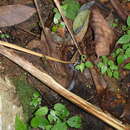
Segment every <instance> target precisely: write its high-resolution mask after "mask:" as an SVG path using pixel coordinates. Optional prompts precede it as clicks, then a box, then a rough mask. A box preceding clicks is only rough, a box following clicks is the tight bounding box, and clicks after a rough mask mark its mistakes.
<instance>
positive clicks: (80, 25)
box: [73, 1, 94, 42]
mask: <svg viewBox="0 0 130 130" xmlns="http://www.w3.org/2000/svg"><path fill="white" fill-rule="evenodd" d="M93 4H94V2H93V1H91V2H89V3H87V4H84V5H82V6H81V8H80V10H79V13H78V15H77V16H76V18H75V20H74V22H73V31H74V33H75V34H76V35H75V37H76V40H77V42H81V41H82V39H83V37H84V35H85V33H86V32H87V29H88V24H89V17H90V12H91V11H90V7H91V6H92V5H93Z"/></svg>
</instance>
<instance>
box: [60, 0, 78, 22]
mask: <svg viewBox="0 0 130 130" xmlns="http://www.w3.org/2000/svg"><path fill="white" fill-rule="evenodd" d="M79 8H80V4H79V2H77V1H75V0H69V1H68V0H65V1H64V2H63V5H62V6H61V9H62V10H63V13H64V15H65V16H66V17H67V18H69V19H71V20H74V19H75V17H76V15H77V13H78V11H79Z"/></svg>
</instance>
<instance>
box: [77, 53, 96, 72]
mask: <svg viewBox="0 0 130 130" xmlns="http://www.w3.org/2000/svg"><path fill="white" fill-rule="evenodd" d="M85 60H86V56H84V55H82V56H81V63H80V64H78V65H76V66H75V69H76V70H79V71H80V72H83V71H84V69H86V68H92V67H93V66H94V65H93V63H92V62H91V61H85Z"/></svg>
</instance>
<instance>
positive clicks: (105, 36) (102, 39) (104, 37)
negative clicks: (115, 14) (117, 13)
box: [91, 8, 114, 57]
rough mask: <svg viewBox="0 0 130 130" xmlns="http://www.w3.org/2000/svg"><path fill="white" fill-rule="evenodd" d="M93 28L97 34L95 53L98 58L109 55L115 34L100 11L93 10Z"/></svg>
mask: <svg viewBox="0 0 130 130" xmlns="http://www.w3.org/2000/svg"><path fill="white" fill-rule="evenodd" d="M91 23H92V27H93V30H94V33H95V43H96V45H95V51H96V54H97V56H98V57H99V56H105V55H109V53H110V47H111V46H112V44H113V41H114V33H113V31H112V29H111V28H110V27H109V25H108V23H107V21H106V20H105V19H104V17H103V16H102V14H101V13H100V11H99V10H98V9H96V8H95V9H93V10H92V21H91Z"/></svg>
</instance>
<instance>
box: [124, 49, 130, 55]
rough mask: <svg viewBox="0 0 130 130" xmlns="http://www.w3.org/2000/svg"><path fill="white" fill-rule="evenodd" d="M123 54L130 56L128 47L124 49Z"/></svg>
mask: <svg viewBox="0 0 130 130" xmlns="http://www.w3.org/2000/svg"><path fill="white" fill-rule="evenodd" d="M125 55H126V56H127V57H130V47H129V48H127V49H126V51H125Z"/></svg>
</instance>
